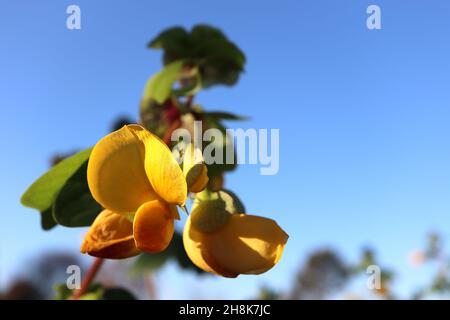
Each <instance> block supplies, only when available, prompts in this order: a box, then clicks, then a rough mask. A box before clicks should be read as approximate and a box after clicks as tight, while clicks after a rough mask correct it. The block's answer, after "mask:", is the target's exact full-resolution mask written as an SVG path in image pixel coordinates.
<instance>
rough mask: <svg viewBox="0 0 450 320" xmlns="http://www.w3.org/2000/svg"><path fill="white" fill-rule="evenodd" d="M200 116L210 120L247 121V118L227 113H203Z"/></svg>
mask: <svg viewBox="0 0 450 320" xmlns="http://www.w3.org/2000/svg"><path fill="white" fill-rule="evenodd" d="M202 114H203V116H204V117H206V118H208V119H211V120H248V118H247V117H244V116H238V115H236V114H233V113H229V112H221V111H210V112H203V113H202Z"/></svg>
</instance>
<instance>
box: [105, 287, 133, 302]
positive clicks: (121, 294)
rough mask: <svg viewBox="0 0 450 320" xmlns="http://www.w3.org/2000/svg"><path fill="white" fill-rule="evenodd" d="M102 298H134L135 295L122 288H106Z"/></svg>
mask: <svg viewBox="0 0 450 320" xmlns="http://www.w3.org/2000/svg"><path fill="white" fill-rule="evenodd" d="M102 300H136V297H135V296H134V295H133V294H131V293H130V292H128V291H127V290H125V289H122V288H107V289H106V290H105V292H104V293H103V297H102Z"/></svg>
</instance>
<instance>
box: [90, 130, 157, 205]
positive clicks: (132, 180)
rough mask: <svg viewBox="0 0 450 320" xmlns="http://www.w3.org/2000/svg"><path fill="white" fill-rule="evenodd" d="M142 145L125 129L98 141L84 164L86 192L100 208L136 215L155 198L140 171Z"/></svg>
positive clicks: (141, 167)
mask: <svg viewBox="0 0 450 320" xmlns="http://www.w3.org/2000/svg"><path fill="white" fill-rule="evenodd" d="M144 155H145V148H144V144H143V143H142V141H141V140H140V139H138V138H137V137H136V135H135V134H133V131H132V130H130V128H129V127H128V126H124V127H123V128H122V129H120V130H117V131H115V132H113V133H111V134H109V135H107V136H106V137H104V138H103V139H101V140H100V141H99V142H98V143H97V144H96V145H95V147H94V149H93V150H92V153H91V156H90V158H89V164H88V183H89V189H90V190H91V193H92V195H93V197H94V199H95V200H96V201H97V202H98V203H100V204H101V205H102V206H103V207H104V208H107V209H110V210H111V211H114V212H117V213H129V212H134V211H136V210H137V209H138V208H139V206H140V205H141V204H143V203H145V202H148V201H150V200H153V199H155V198H156V194H155V192H154V191H153V189H152V186H151V184H150V182H149V180H148V178H147V175H146V173H145V168H144Z"/></svg>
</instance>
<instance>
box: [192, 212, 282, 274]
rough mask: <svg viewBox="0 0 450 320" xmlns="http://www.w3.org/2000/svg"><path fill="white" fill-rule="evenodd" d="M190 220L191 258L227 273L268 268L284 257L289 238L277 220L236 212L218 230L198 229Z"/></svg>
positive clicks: (248, 272)
mask: <svg viewBox="0 0 450 320" xmlns="http://www.w3.org/2000/svg"><path fill="white" fill-rule="evenodd" d="M189 220H190V219H189ZM189 220H188V222H187V223H186V226H185V230H184V232H183V243H184V247H185V250H186V252H187V254H188V256H189V258H190V259H191V260H192V262H194V264H196V265H197V266H198V267H199V268H201V269H203V270H205V271H208V272H211V271H213V272H214V273H217V274H220V275H222V276H225V277H236V276H238V275H239V274H261V273H264V272H266V271H268V270H269V269H271V268H272V267H273V266H274V265H275V264H276V263H277V262H278V261H279V260H280V258H281V255H282V253H283V249H284V246H285V244H286V242H287V239H288V235H287V234H286V233H285V232H284V231H283V230H282V229H281V228H280V227H279V226H278V224H277V223H276V222H275V221H274V220H271V219H267V218H263V217H258V216H253V215H244V214H234V215H232V217H231V218H230V220H229V222H228V223H227V224H226V225H225V226H224V227H223V228H221V229H220V230H218V231H216V232H214V233H201V232H199V231H197V230H195V228H193V227H192V225H191V223H190V221H189Z"/></svg>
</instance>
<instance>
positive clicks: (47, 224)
mask: <svg viewBox="0 0 450 320" xmlns="http://www.w3.org/2000/svg"><path fill="white" fill-rule="evenodd" d="M56 225H57V223H56V221H55V219H53V214H52V207H50V208H48V209H47V210H45V211H42V212H41V227H42V229H44V230H50V229H52V228H53V227H54V226H56Z"/></svg>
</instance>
